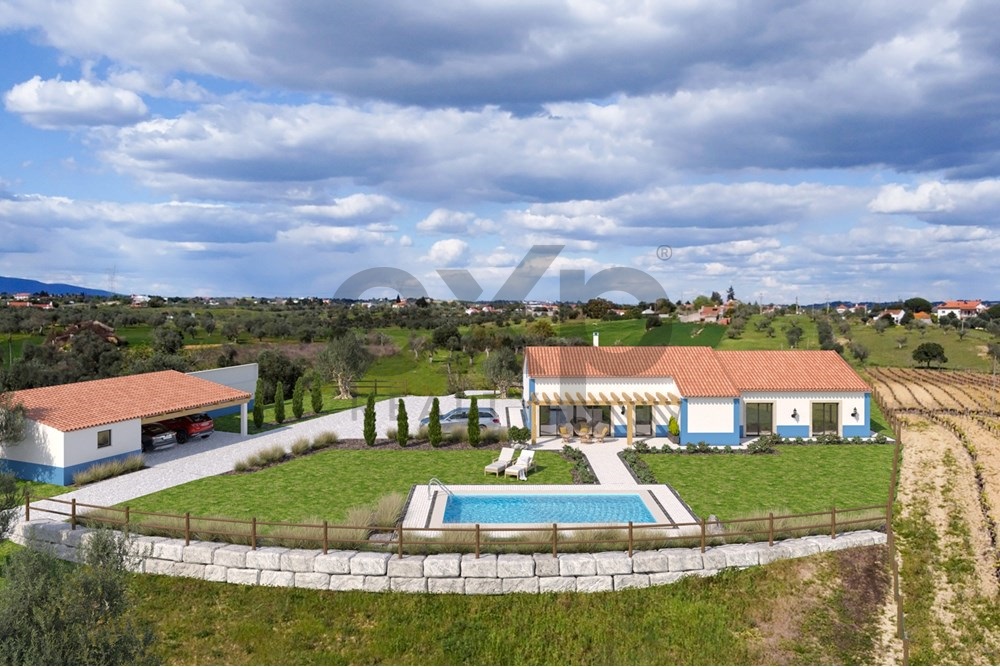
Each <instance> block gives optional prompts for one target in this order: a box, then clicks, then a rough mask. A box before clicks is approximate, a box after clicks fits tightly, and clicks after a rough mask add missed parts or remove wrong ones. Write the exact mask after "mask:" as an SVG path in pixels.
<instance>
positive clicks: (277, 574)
mask: <svg viewBox="0 0 1000 667" xmlns="http://www.w3.org/2000/svg"><path fill="white" fill-rule="evenodd" d="M92 532H93V531H91V530H89V529H86V528H77V529H76V530H72V529H71V528H70V526H69V525H68V524H66V523H63V522H57V521H53V520H51V519H39V520H33V521H29V522H26V523H23V524H22V525H21V527H20V529H19V532H18V534H17V535H16V536H15V538H16V539H17V541H19V542H22V543H24V542H25V541H27V540H30V541H33V542H35V543H36V544H39V545H41V546H43V547H46V546H47V547H48V548H50V549H52V551H53V552H54V553H55V555H56V556H58V557H59V558H62V559H63V560H77V554H78V550H79V548H80V547H81V546H82V545H84V544H85V543H86V542H87V540H88V536H89V535H91V534H92ZM885 539H886V537H885V534H884V533H880V532H876V531H869V530H864V531H856V532H851V533H843V534H841V535H839V536H838V537H837V538H836V539H831V538H830V536H828V535H827V536H812V537H801V538H796V539H790V540H784V541H782V542H776V543H775V544H774V546H768V545H767V543H766V542H763V543H752V544H727V545H723V546H717V547H710V548H707V549H706V550H705V552H704V553H702V552H701V551H700V550H699V549H679V548H671V549H658V550H655V551H636V552H634V554H633V555H632V556H631V557H629V555H628V554H627V553H626V552H624V551H609V552H603V553H594V554H560V555H559V556H557V557H555V558H554V557H552V555H551V554H532V555H528V554H500V555H496V554H482V555H481V556H480V557H479V558H476V557H475V556H474V555H473V554H435V555H430V556H403V557H402V558H398V557H397V556H396V555H395V554H390V553H376V552H369V551H330V552H329V553H326V554H324V553H323V552H322V551H321V550H319V549H286V548H283V547H261V548H258V549H256V550H252V549H250V547H248V546H242V545H236V544H218V543H215V542H192V543H191V544H189V545H187V546H185V545H184V540H179V539H169V538H166V537H146V536H136V537H135V538H134V540H133V545H132V549H133V553H134V554H135V555H136V556H137V557H138V560H137V565H136V567H135V570H136V571H138V572H145V573H149V574H166V575H170V576H177V577H193V578H196V579H204V580H206V581H223V582H227V583H231V584H247V585H259V586H287V587H296V588H315V589H320V590H334V591H347V590H361V591H372V592H382V591H399V592H404V593H462V594H466V595H473V594H487V595H499V594H503V593H547V592H578V593H591V592H597V591H619V590H625V589H627V588H647V587H649V586H657V585H661V584H669V583H672V582H674V581H677V580H678V579H681V578H682V577H687V576H692V575H695V576H710V575H713V574H716V573H717V572H719V571H720V570H723V569H725V568H733V567H735V568H745V567H751V566H754V565H764V564H766V563H770V562H772V561H775V560H779V559H783V558H799V557H802V556H808V555H811V554H817V553H820V552H823V551H834V550H839V549H849V548H852V547H861V546H869V545H874V544H884V543H885Z"/></svg>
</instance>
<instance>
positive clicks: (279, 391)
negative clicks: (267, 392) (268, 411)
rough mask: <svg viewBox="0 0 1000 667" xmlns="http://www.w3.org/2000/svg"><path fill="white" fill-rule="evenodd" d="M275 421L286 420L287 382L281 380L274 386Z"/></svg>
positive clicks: (280, 422)
mask: <svg viewBox="0 0 1000 667" xmlns="http://www.w3.org/2000/svg"><path fill="white" fill-rule="evenodd" d="M274 421H275V422H277V423H279V424H283V423H284V422H285V383H284V382H279V383H278V384H277V386H275V388H274Z"/></svg>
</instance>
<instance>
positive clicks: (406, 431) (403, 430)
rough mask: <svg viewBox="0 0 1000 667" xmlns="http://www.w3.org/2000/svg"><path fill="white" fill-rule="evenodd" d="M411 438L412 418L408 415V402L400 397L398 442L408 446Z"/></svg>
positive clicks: (397, 424) (397, 422)
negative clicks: (407, 442)
mask: <svg viewBox="0 0 1000 667" xmlns="http://www.w3.org/2000/svg"><path fill="white" fill-rule="evenodd" d="M409 439H410V419H409V417H407V416H406V403H404V402H403V399H399V415H398V416H397V417H396V442H398V443H399V446H400V447H406V441H407V440H409Z"/></svg>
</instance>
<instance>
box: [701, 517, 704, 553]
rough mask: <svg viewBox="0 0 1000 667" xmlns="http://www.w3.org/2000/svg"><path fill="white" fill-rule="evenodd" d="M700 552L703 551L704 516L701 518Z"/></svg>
mask: <svg viewBox="0 0 1000 667" xmlns="http://www.w3.org/2000/svg"><path fill="white" fill-rule="evenodd" d="M701 552H702V553H705V517H702V518H701Z"/></svg>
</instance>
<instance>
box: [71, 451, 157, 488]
mask: <svg viewBox="0 0 1000 667" xmlns="http://www.w3.org/2000/svg"><path fill="white" fill-rule="evenodd" d="M144 467H146V463H145V460H144V459H143V458H142V454H134V455H133V456H129V457H126V458H124V459H115V460H114V461H105V462H103V463H96V464H94V465H92V466H90V467H89V468H87V469H86V470H81V471H80V472H78V473H76V474H75V475H73V484H76V485H77V486H83V485H84V484H92V483H93V482H100V481H101V480H104V479H111V478H112V477H118V476H119V475H125V474H127V473H130V472H135V471H136V470H142V469H143V468H144Z"/></svg>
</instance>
